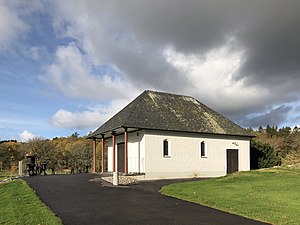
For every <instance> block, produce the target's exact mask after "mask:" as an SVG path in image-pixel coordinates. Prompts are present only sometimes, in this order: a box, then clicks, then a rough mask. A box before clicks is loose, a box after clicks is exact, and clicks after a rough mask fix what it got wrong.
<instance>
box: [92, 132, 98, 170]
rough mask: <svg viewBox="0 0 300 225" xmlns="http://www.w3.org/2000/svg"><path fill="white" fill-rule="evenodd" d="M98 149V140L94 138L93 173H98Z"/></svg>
mask: <svg viewBox="0 0 300 225" xmlns="http://www.w3.org/2000/svg"><path fill="white" fill-rule="evenodd" d="M96 147H97V141H96V138H93V170H92V171H93V173H96V158H97V157H96Z"/></svg>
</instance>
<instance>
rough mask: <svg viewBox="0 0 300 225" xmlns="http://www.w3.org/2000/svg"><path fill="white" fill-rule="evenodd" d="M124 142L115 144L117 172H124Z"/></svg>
mask: <svg viewBox="0 0 300 225" xmlns="http://www.w3.org/2000/svg"><path fill="white" fill-rule="evenodd" d="M124 145H125V144H124V143H119V144H117V149H118V172H123V173H124Z"/></svg>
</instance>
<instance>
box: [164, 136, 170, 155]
mask: <svg viewBox="0 0 300 225" xmlns="http://www.w3.org/2000/svg"><path fill="white" fill-rule="evenodd" d="M163 145H164V146H163V147H164V157H168V156H169V142H168V140H167V139H166V140H164V144H163Z"/></svg>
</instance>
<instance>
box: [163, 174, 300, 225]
mask: <svg viewBox="0 0 300 225" xmlns="http://www.w3.org/2000/svg"><path fill="white" fill-rule="evenodd" d="M161 193H162V194H165V195H168V196H172V197H176V198H179V199H183V200H186V201H190V202H194V203H199V204H202V205H206V206H210V207H212V208H217V209H220V210H223V211H226V212H230V213H234V214H238V215H241V216H244V217H248V218H252V219H255V220H260V221H264V222H268V223H272V224H277V225H281V224H300V169H290V168H272V169H262V170H256V171H249V172H240V173H235V174H231V175H228V176H225V177H222V178H215V179H209V180H203V181H194V182H185V183H177V184H171V185H168V186H165V187H163V188H162V189H161Z"/></svg>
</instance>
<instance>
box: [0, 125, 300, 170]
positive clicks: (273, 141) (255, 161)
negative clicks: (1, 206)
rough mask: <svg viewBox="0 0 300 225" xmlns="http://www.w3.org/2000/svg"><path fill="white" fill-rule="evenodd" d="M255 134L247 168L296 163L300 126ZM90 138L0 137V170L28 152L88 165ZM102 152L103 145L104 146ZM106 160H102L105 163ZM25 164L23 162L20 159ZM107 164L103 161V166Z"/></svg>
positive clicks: (72, 166)
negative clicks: (249, 164) (13, 138)
mask: <svg viewBox="0 0 300 225" xmlns="http://www.w3.org/2000/svg"><path fill="white" fill-rule="evenodd" d="M248 130H249V132H251V133H252V134H253V135H255V138H253V139H252V140H251V151H250V154H251V157H250V158H251V169H257V168H266V167H271V166H276V165H281V164H284V165H298V166H300V128H298V127H294V128H290V127H282V128H278V127H276V126H272V127H271V126H269V125H268V126H266V127H265V128H263V127H259V128H258V129H257V130H253V129H251V128H249V129H248ZM92 151H93V143H92V140H89V139H86V138H85V137H79V135H78V133H74V134H72V135H70V136H69V137H56V138H53V139H52V140H49V139H43V138H33V139H31V140H30V141H28V142H26V143H21V142H17V141H16V140H8V141H7V140H6V141H0V170H15V171H16V170H17V167H18V161H20V160H24V159H25V155H26V154H27V153H29V152H32V153H33V154H35V155H36V156H37V158H36V159H37V163H41V162H47V164H48V168H50V169H53V170H56V171H57V170H60V171H62V170H64V171H68V172H70V171H71V170H73V171H74V172H75V173H76V172H77V173H80V172H83V171H84V170H85V168H86V166H88V167H89V169H91V165H92V157H93V153H92ZM104 152H105V155H106V154H107V148H106V147H105V151H104ZM100 155H101V144H100V143H98V145H97V169H98V170H99V171H100V170H101V157H100ZM106 163H107V162H105V164H106ZM24 164H25V163H24ZM106 166H107V165H105V167H106Z"/></svg>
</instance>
